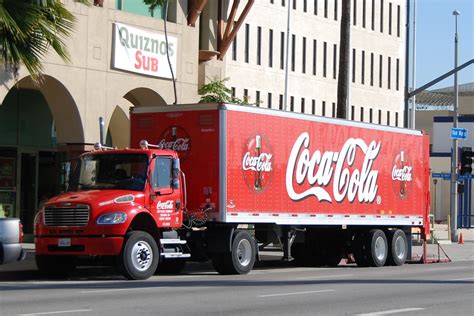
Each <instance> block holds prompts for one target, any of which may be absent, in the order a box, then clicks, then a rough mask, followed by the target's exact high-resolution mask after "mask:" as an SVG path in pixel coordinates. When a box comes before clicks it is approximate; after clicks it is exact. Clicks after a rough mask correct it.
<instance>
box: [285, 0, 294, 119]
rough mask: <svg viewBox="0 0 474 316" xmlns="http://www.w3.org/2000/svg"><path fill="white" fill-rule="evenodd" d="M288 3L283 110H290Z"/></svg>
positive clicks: (289, 15) (289, 2) (288, 4)
mask: <svg viewBox="0 0 474 316" xmlns="http://www.w3.org/2000/svg"><path fill="white" fill-rule="evenodd" d="M293 1H296V0H293ZM286 5H287V6H288V20H287V22H286V59H285V101H284V107H283V110H285V111H287V110H288V60H289V51H290V22H291V0H288V3H287V4H286Z"/></svg>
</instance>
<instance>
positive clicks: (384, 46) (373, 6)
mask: <svg viewBox="0 0 474 316" xmlns="http://www.w3.org/2000/svg"><path fill="white" fill-rule="evenodd" d="M405 3H406V1H404V0H393V1H392V0H353V2H352V14H351V24H352V26H351V54H350V55H351V59H352V65H351V67H350V70H349V72H350V79H349V80H350V83H351V86H350V104H351V105H352V106H351V109H349V110H348V112H347V113H348V116H349V118H351V119H354V120H357V121H365V122H373V123H377V124H384V125H393V126H403V113H404V92H403V91H404V80H405V77H404V69H405ZM212 4H213V5H214V6H216V7H218V1H214V2H212ZM288 5H290V6H291V8H290V25H289V28H290V31H289V34H290V36H289V44H290V45H289V47H288V48H289V54H288V56H289V60H288V73H289V74H288V99H287V110H291V111H295V112H303V113H308V114H316V115H325V116H335V110H336V100H337V76H338V66H339V65H338V57H339V29H340V19H341V1H340V0H319V1H317V0H296V1H284V0H283V1H282V0H257V1H255V3H254V5H253V7H252V9H251V10H250V12H249V13H248V16H247V18H246V20H245V22H244V23H243V24H242V26H241V28H240V29H239V31H238V33H237V37H236V39H235V40H234V41H233V43H232V45H231V47H230V48H229V51H228V52H227V54H226V56H225V58H224V60H223V61H222V62H221V64H222V65H221V64H220V63H219V62H217V61H209V62H208V63H207V65H208V69H206V71H207V72H206V73H205V75H206V76H207V78H204V79H209V78H212V77H213V76H215V75H218V76H219V75H220V76H225V77H228V78H229V80H228V82H227V84H228V86H229V88H231V89H232V91H234V93H235V95H236V96H237V97H238V98H240V99H245V98H248V99H249V102H250V103H257V104H258V105H259V106H262V107H270V108H274V109H282V108H283V107H284V103H285V102H284V94H285V93H284V91H285V63H286V60H285V56H286V42H287V27H288V23H287V18H288ZM231 9H232V8H231V6H228V7H223V8H222V10H223V11H224V12H225V13H227V15H229V13H230V12H231ZM242 10H243V7H242V8H241V9H240V10H239V12H238V14H237V15H236V19H237V17H238V16H239V15H240V14H241V13H242ZM210 12H214V15H212V13H210ZM217 12H218V10H212V6H211V7H208V8H207V11H205V12H204V15H209V18H208V19H206V20H204V19H203V21H201V28H202V30H203V32H209V33H210V35H209V36H201V47H202V48H203V49H207V50H210V51H213V50H219V49H218V47H219V40H218V39H219V38H220V36H219V29H218V26H219V24H218V23H217V22H216V21H218V20H219V18H218V16H217V14H218V13H217ZM206 23H207V24H206ZM203 39H205V40H203ZM219 67H221V69H222V70H221V71H220V72H218V71H216V69H219Z"/></svg>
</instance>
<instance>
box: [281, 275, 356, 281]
mask: <svg viewBox="0 0 474 316" xmlns="http://www.w3.org/2000/svg"><path fill="white" fill-rule="evenodd" d="M349 276H353V274H339V275H323V276H319V277H309V278H294V279H288V280H289V281H292V280H308V281H311V280H320V279H333V278H345V277H349Z"/></svg>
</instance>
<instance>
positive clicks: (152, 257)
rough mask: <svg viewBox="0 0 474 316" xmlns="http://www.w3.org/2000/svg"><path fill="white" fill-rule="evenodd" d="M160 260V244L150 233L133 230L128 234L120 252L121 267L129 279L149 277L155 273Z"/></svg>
mask: <svg viewBox="0 0 474 316" xmlns="http://www.w3.org/2000/svg"><path fill="white" fill-rule="evenodd" d="M158 261H159V251H158V246H157V245H156V241H155V239H154V238H153V237H152V236H151V235H150V234H148V233H146V232H142V231H132V232H129V233H128V234H127V235H126V237H125V244H124V246H123V250H122V253H121V254H120V268H121V271H122V274H123V275H124V276H125V277H126V278H127V279H129V280H145V279H148V278H149V277H151V276H152V275H153V274H154V273H155V271H156V268H157V266H158Z"/></svg>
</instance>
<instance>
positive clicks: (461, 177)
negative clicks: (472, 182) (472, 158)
mask: <svg viewBox="0 0 474 316" xmlns="http://www.w3.org/2000/svg"><path fill="white" fill-rule="evenodd" d="M459 179H460V180H465V179H474V174H472V173H471V174H461V175H459Z"/></svg>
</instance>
